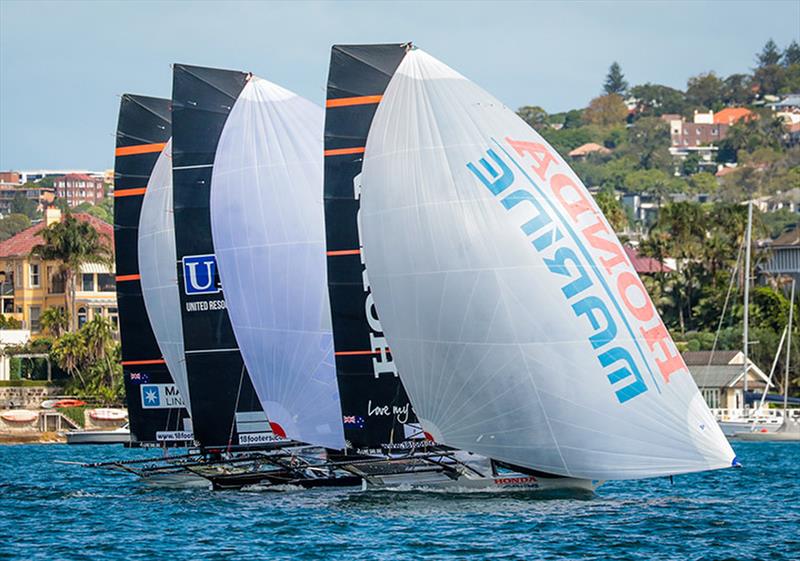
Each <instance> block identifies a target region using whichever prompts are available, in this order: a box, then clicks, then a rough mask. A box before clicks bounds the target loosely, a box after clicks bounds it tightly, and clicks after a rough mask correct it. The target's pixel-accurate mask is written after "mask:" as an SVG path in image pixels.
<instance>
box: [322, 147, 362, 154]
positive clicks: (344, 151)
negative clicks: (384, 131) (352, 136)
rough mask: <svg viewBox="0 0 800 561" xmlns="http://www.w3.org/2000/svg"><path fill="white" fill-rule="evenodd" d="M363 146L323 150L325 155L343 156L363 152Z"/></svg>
mask: <svg viewBox="0 0 800 561" xmlns="http://www.w3.org/2000/svg"><path fill="white" fill-rule="evenodd" d="M363 153H364V147H363V146H358V147H356V148H334V149H332V150H325V152H324V154H325V155H326V156H343V155H345V154H363Z"/></svg>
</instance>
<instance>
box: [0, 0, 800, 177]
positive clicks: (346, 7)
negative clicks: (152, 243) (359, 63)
mask: <svg viewBox="0 0 800 561" xmlns="http://www.w3.org/2000/svg"><path fill="white" fill-rule="evenodd" d="M769 38H773V39H774V40H775V42H776V43H777V44H778V45H779V47H781V48H784V47H785V46H786V45H788V44H789V42H790V41H791V40H793V39H795V40H798V41H800V0H786V1H740V2H725V1H722V0H719V1H711V2H701V1H693V2H655V1H651V2H644V1H642V2H633V1H627V2H600V1H596V2H557V3H555V2H524V1H515V2H499V1H494V2H492V1H473V2H471V1H465V0H459V1H456V0H453V1H447V2H435V1H427V2H400V1H394V2H381V1H375V0H373V1H360V2H351V1H342V2H311V1H309V2H302V1H294V2H278V1H275V2H267V1H261V2H222V1H190V0H185V1H176V2H171V1H164V2H155V1H138V2H137V1H134V0H130V1H126V2H111V1H102V0H95V1H90V2H79V1H75V2H70V1H68V0H62V1H59V2H48V1H38V2H34V1H19V0H0V170H4V169H18V170H19V169H38V168H49V169H60V168H70V169H93V170H102V169H107V168H110V167H112V166H113V153H114V132H115V126H116V119H117V109H118V104H119V96H120V95H121V94H123V93H139V94H146V95H154V96H161V97H169V96H170V87H171V68H170V64H171V63H173V62H182V63H188V64H195V65H201V66H212V67H218V68H229V69H234V70H244V71H250V72H253V73H254V74H256V75H258V76H260V77H262V78H266V79H268V80H270V81H272V82H276V83H278V84H280V85H282V86H284V87H286V88H288V89H290V90H293V91H295V92H297V93H298V94H300V95H302V96H305V97H307V98H309V99H311V100H312V101H314V102H316V103H318V104H320V105H322V104H324V101H325V82H326V79H327V71H328V58H329V54H330V47H331V45H333V44H336V43H342V44H354V43H391V42H407V41H413V42H414V43H415V44H416V45H417V46H418V47H420V48H422V49H424V50H426V51H428V52H429V53H431V54H433V55H434V56H436V57H437V58H439V59H441V60H442V61H444V62H445V63H447V64H448V65H449V66H451V67H453V68H454V69H456V70H457V71H459V72H460V73H461V74H463V75H465V76H466V77H467V78H470V79H471V80H473V81H474V82H476V83H477V84H479V85H480V86H481V87H483V88H484V89H486V90H488V91H489V92H491V93H492V94H493V95H495V96H496V97H497V98H499V99H500V100H502V101H503V102H504V103H506V104H507V105H508V106H510V107H513V108H517V107H520V106H522V105H540V106H542V107H544V109H546V110H547V111H548V112H550V113H555V112H559V111H565V110H568V109H573V108H580V107H585V106H586V105H587V104H588V102H589V100H590V99H592V98H593V97H595V96H597V95H599V94H600V93H601V87H602V83H603V80H604V77H605V75H606V72H607V70H608V67H609V65H610V64H611V63H612V62H613V61H618V62H619V63H620V65H621V66H622V70H623V72H624V73H625V76H626V78H627V80H628V82H630V84H631V85H635V84H641V83H645V82H654V83H660V84H665V85H668V86H672V87H676V88H681V89H684V88H685V85H686V80H687V78H689V77H690V76H694V75H697V74H699V73H702V72H708V71H711V70H713V71H715V72H716V73H717V74H718V75H721V76H726V75H728V74H733V73H739V72H748V71H750V69H751V68H752V67H753V66H754V65H755V54H756V53H757V52H759V51H760V50H761V48H762V47H763V45H764V43H765V42H766V41H767V40H768V39H769Z"/></svg>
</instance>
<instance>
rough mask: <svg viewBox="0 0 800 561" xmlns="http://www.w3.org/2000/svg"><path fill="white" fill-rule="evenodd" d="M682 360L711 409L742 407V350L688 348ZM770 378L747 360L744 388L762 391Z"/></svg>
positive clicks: (743, 369)
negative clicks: (696, 349)
mask: <svg viewBox="0 0 800 561" xmlns="http://www.w3.org/2000/svg"><path fill="white" fill-rule="evenodd" d="M683 360H684V362H686V366H688V367H689V372H690V373H691V374H692V378H694V381H695V383H696V384H697V387H698V388H700V393H701V394H702V395H703V398H704V399H705V400H706V403H707V404H708V406H709V407H710V408H711V409H740V408H742V407H743V406H744V399H743V398H744V396H743V391H744V371H745V368H744V353H743V352H742V351H714V352H713V353H712V351H688V352H685V353H683ZM768 382H769V378H768V377H767V375H766V374H764V372H763V371H762V370H761V369H760V368H759V367H758V366H756V365H755V363H753V361H751V360H749V359H748V361H747V391H755V392H758V393H763V392H764V390H765V389H766V388H767V383H768Z"/></svg>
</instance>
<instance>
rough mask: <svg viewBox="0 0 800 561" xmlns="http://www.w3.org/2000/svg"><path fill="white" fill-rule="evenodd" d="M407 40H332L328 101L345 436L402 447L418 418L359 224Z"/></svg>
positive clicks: (330, 239)
mask: <svg viewBox="0 0 800 561" xmlns="http://www.w3.org/2000/svg"><path fill="white" fill-rule="evenodd" d="M409 48H410V45H408V44H388V45H334V46H333V48H332V50H331V62H330V70H329V75H328V88H327V101H326V104H325V107H326V113H325V187H324V196H325V229H326V240H327V256H328V288H329V295H330V303H331V314H332V318H333V336H334V346H335V348H336V371H337V379H338V382H339V393H340V396H341V401H342V415H343V420H344V428H345V439H346V440H347V442H348V444H349V446H350V447H352V448H353V449H355V450H357V451H366V450H378V449H380V448H382V447H386V446H387V445H388V446H389V447H402V446H403V442H404V441H406V427H405V425H406V424H407V423H414V422H416V417H415V415H414V412H413V410H412V408H411V403H410V402H409V399H408V396H407V395H406V391H405V389H404V388H403V384H402V382H401V381H400V378H399V377H398V374H397V368H396V366H395V364H394V362H393V361H392V355H391V351H390V349H389V347H388V344H387V342H386V338H385V337H384V335H383V332H382V328H381V325H380V320H379V319H378V317H377V313H376V311H375V307H374V305H373V301H372V295H371V294H370V287H369V278H368V276H367V272H366V270H365V268H364V262H363V259H362V255H361V241H360V236H359V228H358V213H359V208H360V201H359V197H360V183H359V175H360V173H361V165H362V158H363V154H364V147H365V145H366V140H367V133H368V132H369V128H370V124H371V123H372V118H373V117H374V115H375V110H376V109H377V107H378V103H379V102H380V100H381V97H382V95H383V92H384V90H385V89H386V86H387V85H388V84H389V80H390V79H391V78H392V75H393V74H394V72H395V70H396V69H397V67H398V65H399V64H400V62H401V61H402V60H403V57H404V56H405V54H406V52H407V50H408V49H409Z"/></svg>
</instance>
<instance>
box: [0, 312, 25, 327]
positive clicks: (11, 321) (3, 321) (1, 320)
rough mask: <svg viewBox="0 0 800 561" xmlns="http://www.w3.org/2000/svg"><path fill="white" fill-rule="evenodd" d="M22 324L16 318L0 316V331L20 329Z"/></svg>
mask: <svg viewBox="0 0 800 561" xmlns="http://www.w3.org/2000/svg"><path fill="white" fill-rule="evenodd" d="M21 328H22V322H20V321H19V320H18V319H17V318H13V317H11V316H7V315H5V314H0V329H21Z"/></svg>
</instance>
